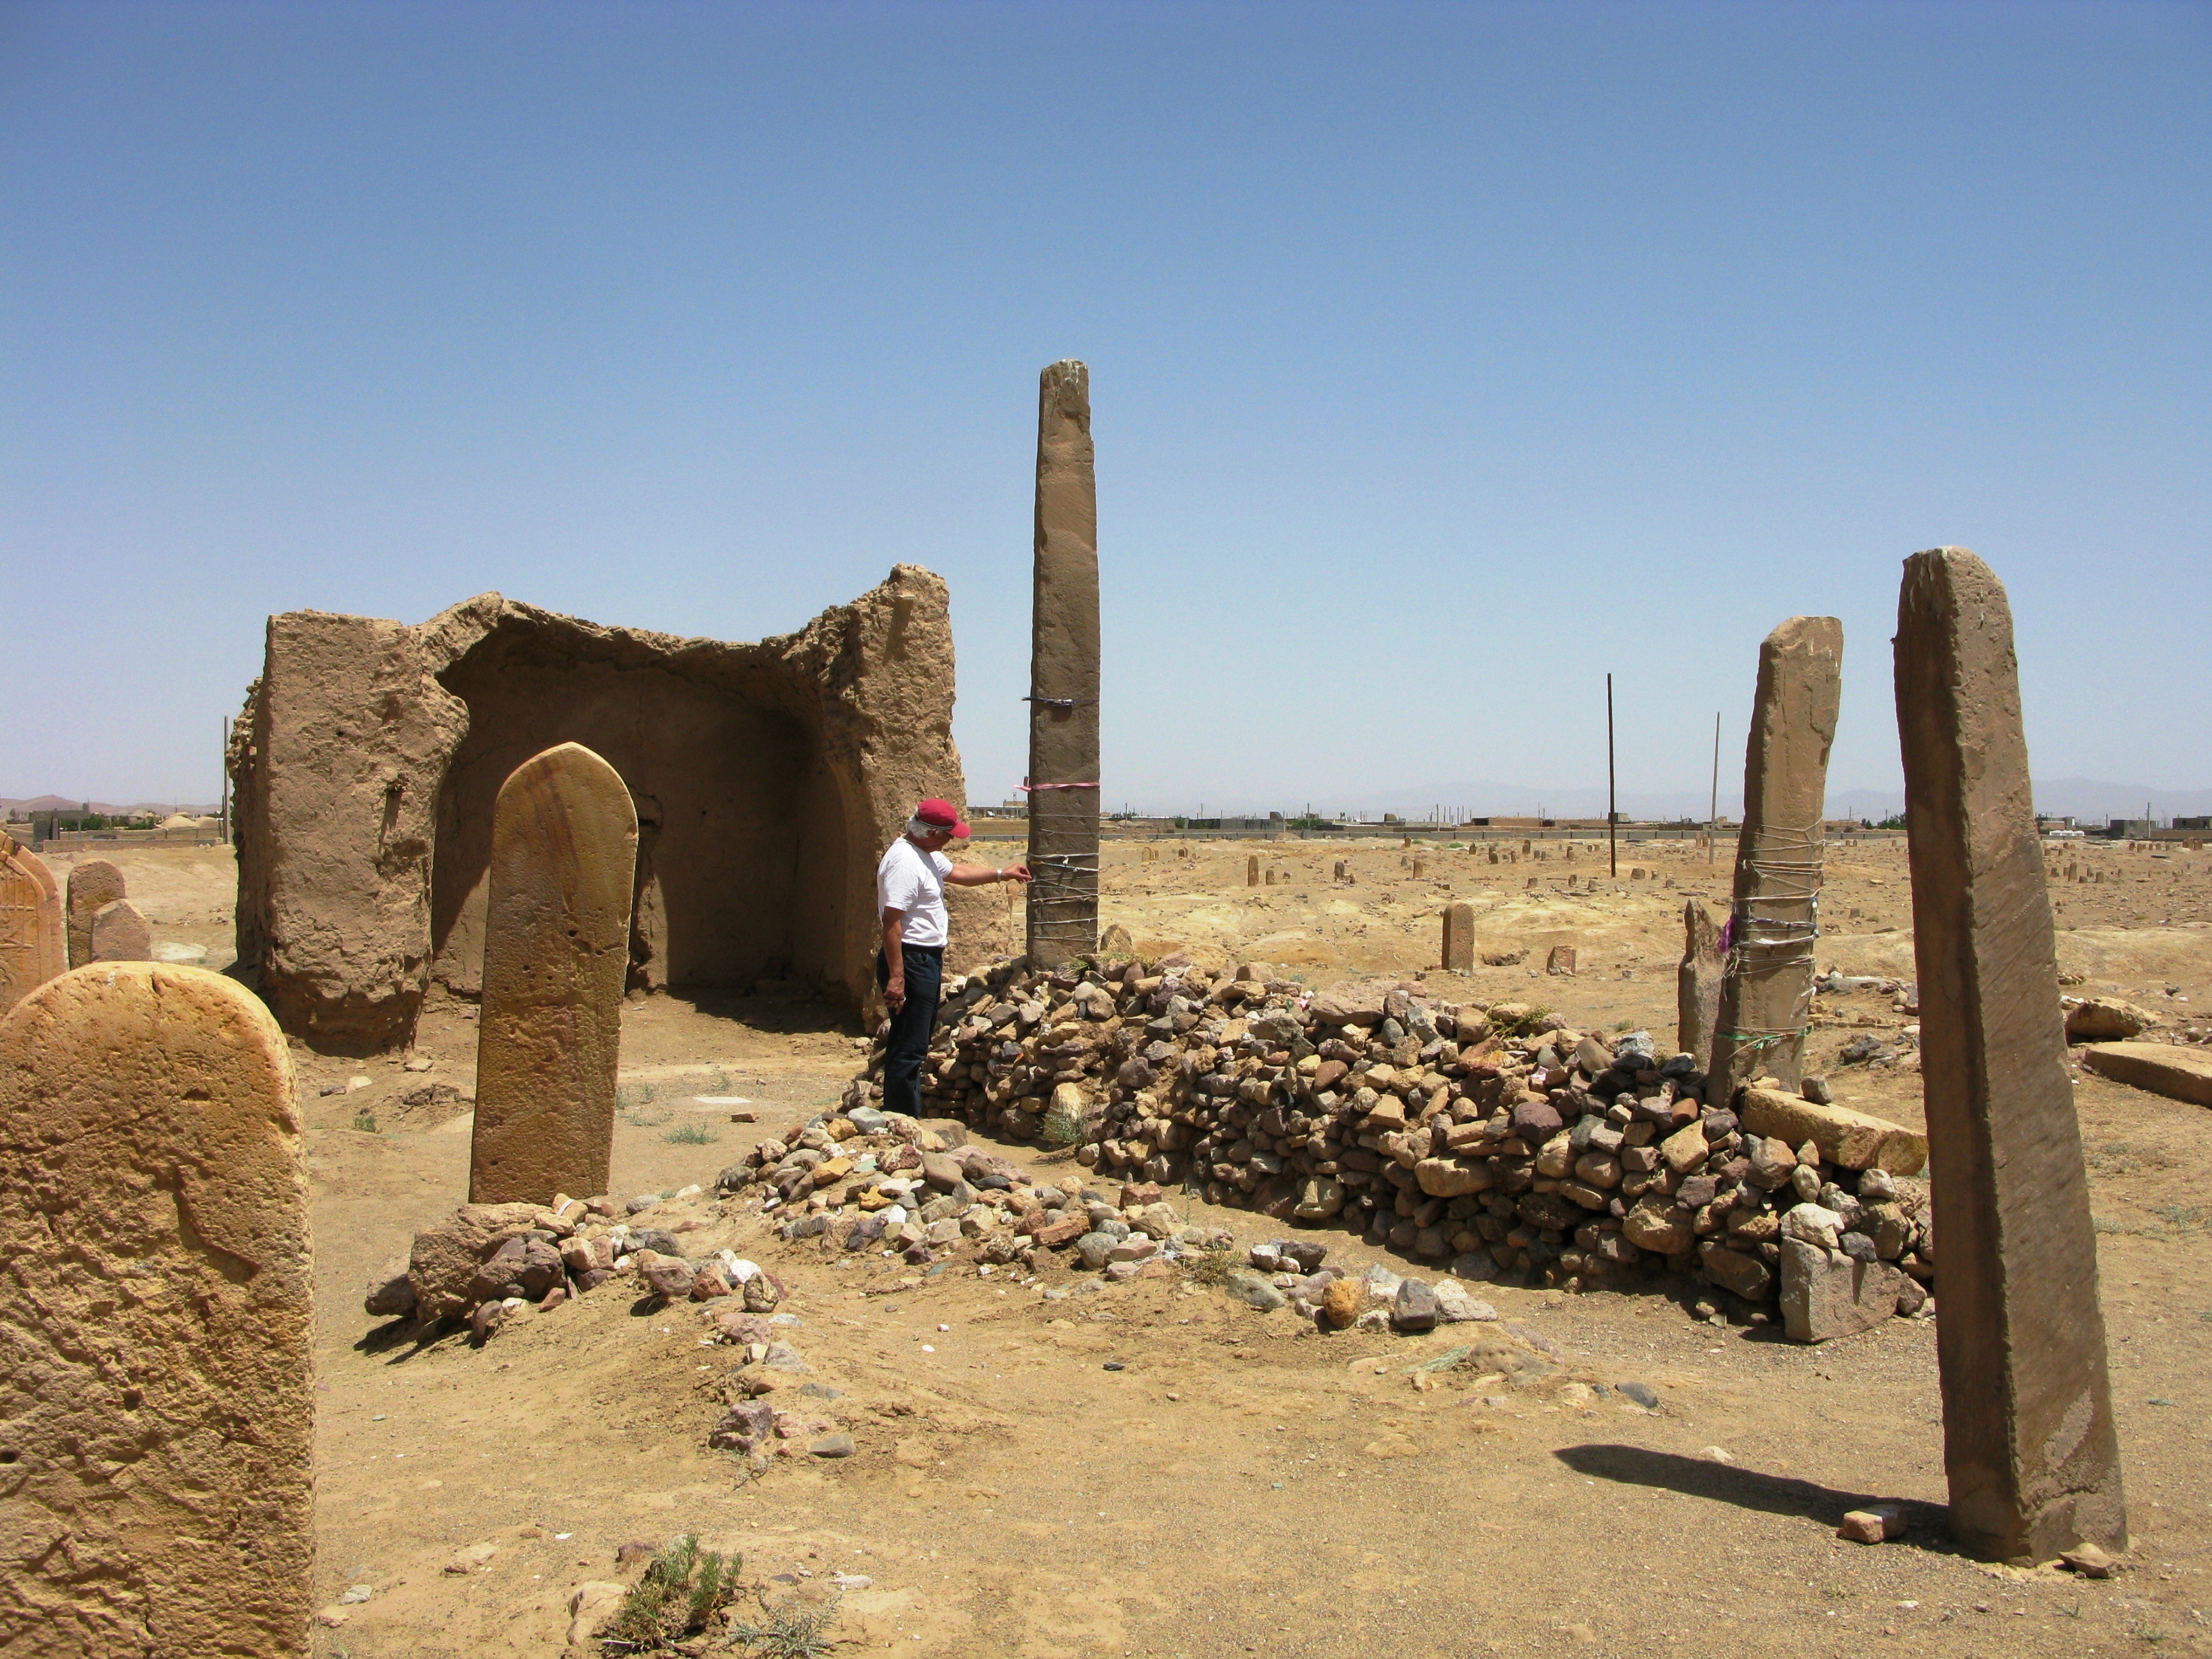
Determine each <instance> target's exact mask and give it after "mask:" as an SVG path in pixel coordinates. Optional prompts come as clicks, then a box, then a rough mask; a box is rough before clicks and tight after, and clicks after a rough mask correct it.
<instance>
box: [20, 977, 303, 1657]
mask: <svg viewBox="0 0 2212 1659" xmlns="http://www.w3.org/2000/svg"><path fill="white" fill-rule="evenodd" d="M0 1236H4V1237H7V1238H8V1240H9V1250H10V1258H9V1264H8V1272H7V1273H6V1275H5V1276H4V1277H0V1330H4V1340H5V1341H6V1344H7V1358H6V1362H5V1364H6V1373H7V1376H8V1378H9V1385H10V1388H9V1394H10V1399H9V1411H8V1420H7V1422H6V1425H5V1427H4V1429H0V1466H4V1467H0V1477H4V1480H0V1650H4V1651H6V1652H7V1653H9V1654H10V1655H22V1656H25V1659H32V1656H48V1655H56V1656H58V1655H64V1654H67V1655H71V1656H86V1655H98V1656H108V1655H118V1656H119V1655H126V1654H127V1655H132V1656H137V1655H156V1654H158V1655H180V1656H181V1655H187V1654H191V1655H198V1654H218V1653H220V1654H239V1655H282V1654H302V1653H305V1652H307V1620H308V1611H309V1607H310V1601H309V1591H310V1588H311V1584H310V1576H311V1570H312V1567H313V1551H314V1543H313V1497H312V1486H313V1481H312V1468H311V1462H310V1459H311V1454H312V1449H313V1405H312V1402H311V1395H310V1394H309V1351H308V1340H309V1334H310V1331H311V1328H312V1327H313V1303H312V1289H311V1286H312V1279H311V1277H310V1272H309V1258H308V1233H307V1176H306V1170H305V1165H304V1163H303V1161H302V1157H301V1144H300V1121H299V1116H298V1111H297V1108H296V1105H295V1101H294V1095H293V1077H292V1062H291V1058H290V1056H289V1054H288V1053H287V1052H286V1050H285V1046H284V1039H283V1036H282V1035H281V1034H280V1033H279V1032H278V1030H277V1029H276V1021H275V1020H273V1019H272V1018H270V1015H269V1012H268V1011H267V1010H266V1009H265V1008H264V1007H263V1006H261V1004H260V1003H259V1002H258V1001H257V1000H255V999H254V998H253V997H252V994H249V993H248V992H246V990H245V989H244V988H243V987H240V986H239V985H238V984H237V983H235V982H234V981H231V980H228V979H226V978H224V977H222V975H218V974H211V973H209V972H206V971H205V970H204V969H197V968H178V967H169V966H166V965H160V964H155V963H113V964H105V963H103V964H98V965H94V966H91V967H86V968H80V969H76V970H75V971H73V972H71V973H69V974H65V975H62V976H61V977H59V978H57V979H53V980H50V981H47V982H46V984H45V985H43V986H41V987H40V988H39V989H37V990H35V991H33V993H32V994H30V995H29V996H27V997H26V998H25V999H24V1000H22V1001H21V1002H19V1003H17V1004H16V1005H15V1007H14V1008H13V1009H12V1010H10V1011H9V1012H8V1013H7V1015H6V1016H5V1017H4V1018H0Z"/></svg>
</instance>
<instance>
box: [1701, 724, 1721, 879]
mask: <svg viewBox="0 0 2212 1659" xmlns="http://www.w3.org/2000/svg"><path fill="white" fill-rule="evenodd" d="M1720 839H1721V711H1720V710H1719V709H1717V708H1716V709H1714V710H1713V799H1712V805H1711V807H1710V808H1709V809H1708V810H1707V811H1706V813H1705V862H1706V863H1707V864H1711V862H1712V861H1713V860H1715V859H1717V858H1718V857H1719V856H1720Z"/></svg>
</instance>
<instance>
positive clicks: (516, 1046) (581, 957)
mask: <svg viewBox="0 0 2212 1659" xmlns="http://www.w3.org/2000/svg"><path fill="white" fill-rule="evenodd" d="M636 870H637V809H636V808H635V805H632V804H631V801H630V798H629V789H628V788H627V787H625V786H624V785H623V781H622V777H621V775H619V774H618V773H617V772H616V770H615V769H614V768H613V767H611V766H610V765H608V764H607V763H606V762H605V761H604V760H602V759H600V758H599V757H598V756H597V755H595V754H593V753H592V751H591V750H588V749H586V748H585V747H584V746H583V744H580V743H564V744H559V745H558V746H556V747H555V748H551V749H548V750H545V751H544V753H543V754H540V755H533V756H532V757H531V758H530V759H528V760H526V761H525V762H523V763H522V764H521V765H520V766H518V767H516V768H515V769H514V770H513V773H512V774H510V775H508V777H507V781H506V782H505V783H503V784H501V786H500V790H499V799H498V801H497V803H496V805H495V806H494V807H493V809H492V823H491V874H490V893H489V902H488V904H487V905H486V907H485V912H484V964H483V1012H482V1013H481V1015H480V1016H479V1017H478V1018H477V1117H476V1133H475V1139H474V1140H473V1141H472V1142H471V1146H470V1151H469V1200H470V1201H471V1203H476V1204H507V1203H529V1204H544V1203H548V1202H550V1201H551V1200H552V1198H553V1195H554V1194H556V1193H568V1194H571V1195H573V1196H575V1197H579V1198H580V1197H582V1196H584V1195H585V1194H590V1193H603V1192H605V1191H606V1189H607V1176H608V1170H609V1166H610V1164H611V1163H612V1161H613V1157H614V1133H615V1069H616V1066H617V1060H619V1057H620V1052H621V1046H622V998H623V981H624V979H625V978H626V977H627V976H628V974H629V907H630V893H631V888H632V885H633V884H634V882H635V878H636Z"/></svg>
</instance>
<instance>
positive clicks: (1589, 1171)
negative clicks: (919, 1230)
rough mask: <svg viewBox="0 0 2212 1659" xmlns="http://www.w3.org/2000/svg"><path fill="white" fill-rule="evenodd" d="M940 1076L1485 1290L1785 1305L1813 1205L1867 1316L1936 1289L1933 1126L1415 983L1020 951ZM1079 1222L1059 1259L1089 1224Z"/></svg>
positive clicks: (983, 981) (934, 1084) (1116, 1152)
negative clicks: (1043, 961)
mask: <svg viewBox="0 0 2212 1659" xmlns="http://www.w3.org/2000/svg"><path fill="white" fill-rule="evenodd" d="M882 1064H883V1051H882V1043H881V1038H880V1037H878V1042H877V1044H876V1046H875V1047H874V1048H873V1049H872V1051H871V1054H870V1056H869V1060H868V1063H867V1066H866V1069H865V1070H864V1071H863V1072H861V1073H860V1074H859V1075H858V1076H856V1077H855V1078H854V1079H853V1080H852V1082H851V1083H850V1084H849V1085H848V1087H847V1090H846V1093H845V1097H844V1098H845V1105H844V1108H843V1110H844V1114H845V1115H846V1117H847V1118H848V1119H850V1118H853V1117H854V1116H855V1115H857V1114H860V1113H863V1112H866V1111H868V1110H871V1109H872V1105H871V1103H877V1102H880V1100H881V1098H882ZM922 1084H923V1103H924V1108H925V1109H926V1110H929V1111H932V1112H935V1113H939V1114H942V1115H945V1116H947V1117H951V1118H955V1119H958V1120H961V1121H965V1122H967V1123H969V1124H972V1125H975V1126H978V1127H987V1128H988V1129H989V1130H991V1131H993V1132H994V1133H999V1134H1001V1135H1004V1136H1006V1137H1007V1138H1009V1139H1014V1140H1018V1141H1042V1142H1045V1143H1047V1144H1051V1143H1053V1142H1054V1141H1060V1142H1066V1143H1070V1144H1073V1146H1075V1147H1076V1148H1077V1157H1078V1159H1079V1162H1080V1163H1081V1164H1083V1165H1084V1166H1085V1168H1087V1169H1090V1170H1094V1171H1096V1173H1097V1175H1098V1176H1104V1177H1109V1178H1111V1179H1118V1180H1122V1181H1125V1182H1130V1183H1142V1184H1143V1185H1145V1186H1146V1187H1148V1188H1165V1187H1167V1186H1169V1185H1171V1184H1172V1185H1181V1186H1185V1187H1187V1188H1188V1189H1189V1190H1192V1191H1195V1192H1200V1193H1202V1194H1204V1196H1205V1197H1206V1200H1207V1201H1208V1202H1210V1203H1214V1204H1220V1205H1226V1206H1232V1207H1238V1208H1247V1209H1252V1210H1256V1211H1259V1212H1261V1213H1263V1214H1265V1215H1267V1216H1268V1217H1269V1218H1272V1219H1275V1220H1278V1221H1282V1222H1288V1223H1303V1224H1305V1225H1333V1226H1338V1227H1344V1228H1347V1229H1349V1230H1351V1231H1354V1232H1357V1233H1360V1234H1362V1235H1364V1237H1365V1238H1366V1239H1367V1240H1368V1242H1369V1243H1371V1244H1374V1245H1377V1246H1388V1247H1389V1249H1393V1250H1395V1251H1397V1252H1398V1253H1400V1254H1401V1255H1407V1256H1412V1257H1415V1258H1419V1259H1424V1260H1427V1261H1436V1262H1439V1263H1448V1264H1449V1269H1450V1271H1451V1272H1452V1273H1455V1275H1457V1276H1459V1277H1461V1278H1464V1279H1487V1278H1490V1277H1492V1276H1494V1275H1497V1274H1500V1273H1507V1274H1513V1275H1517V1276H1522V1277H1524V1278H1525V1279H1528V1280H1529V1281H1531V1282H1541V1283H1542V1284H1544V1285H1553V1286H1561V1287H1565V1288H1568V1289H1587V1288H1595V1287H1597V1286H1601V1285H1610V1286H1618V1285H1622V1284H1625V1283H1626V1282H1630V1281H1632V1280H1634V1279H1638V1278H1640V1277H1642V1276H1644V1275H1646V1274H1649V1273H1654V1272H1657V1271H1662V1270H1671V1271H1674V1272H1676V1273H1692V1274H1695V1275H1696V1276H1697V1277H1699V1279H1703V1280H1705V1282H1707V1283H1709V1284H1711V1285H1716V1286H1718V1287H1719V1288H1721V1289H1723V1290H1725V1291H1730V1292H1732V1293H1734V1294H1735V1295H1736V1296H1739V1297H1744V1298H1745V1299H1747V1300H1748V1301H1751V1302H1754V1303H1771V1302H1775V1301H1777V1300H1778V1299H1779V1298H1780V1297H1781V1296H1782V1292H1783V1289H1784V1285H1783V1280H1784V1273H1785V1260H1786V1258H1785V1252H1784V1249H1783V1244H1784V1237H1783V1235H1784V1226H1783V1224H1784V1217H1785V1216H1786V1214H1787V1213H1788V1212H1790V1211H1791V1210H1792V1209H1794V1208H1796V1207H1797V1206H1802V1205H1817V1206H1820V1208H1821V1209H1822V1210H1824V1211H1825V1212H1827V1213H1828V1214H1830V1215H1833V1216H1835V1217H1838V1218H1840V1219H1839V1220H1838V1223H1837V1224H1836V1226H1835V1229H1834V1231H1833V1238H1834V1244H1833V1250H1832V1252H1831V1253H1830V1254H1831V1255H1832V1256H1833V1258H1834V1259H1835V1260H1836V1261H1844V1262H1849V1263H1857V1264H1861V1266H1860V1268H1858V1269H1853V1270H1851V1283H1852V1285H1853V1286H1854V1287H1861V1286H1862V1281H1865V1282H1866V1285H1869V1286H1870V1288H1855V1291H1854V1295H1853V1297H1849V1298H1847V1299H1850V1300H1854V1301H1857V1300H1863V1299H1864V1297H1867V1296H1869V1295H1870V1296H1873V1297H1875V1299H1876V1300H1879V1299H1880V1297H1884V1296H1887V1297H1890V1298H1891V1299H1892V1301H1893V1306H1891V1307H1886V1308H1883V1309H1882V1310H1881V1311H1882V1313H1883V1314H1884V1315H1885V1316H1887V1314H1888V1313H1890V1312H1893V1311H1895V1312H1907V1313H1909V1312H1912V1311H1915V1310H1917V1309H1918V1308H1919V1307H1920V1306H1921V1305H1922V1304H1923V1303H1924V1302H1925V1300H1926V1295H1925V1291H1924V1290H1923V1288H1922V1287H1923V1285H1927V1284H1929V1283H1930V1282H1932V1280H1933V1279H1934V1275H1935V1242H1934V1231H1933V1226H1932V1218H1931V1217H1930V1216H1929V1212H1928V1203H1927V1189H1926V1187H1925V1184H1924V1183H1923V1182H1919V1181H1917V1180H1914V1179H1911V1176H1914V1175H1916V1174H1917V1171H1918V1170H1920V1169H1921V1168H1922V1167H1923V1164H1924V1162H1925V1158H1926V1147H1925V1145H1924V1142H1923V1141H1922V1140H1921V1139H1920V1137H1918V1136H1917V1135H1913V1134H1911V1133H1909V1132H1907V1131H1905V1130H1904V1129H1902V1128H1900V1127H1898V1126H1896V1125H1894V1124H1887V1123H1883V1122H1881V1121H1880V1120H1878V1119H1872V1118H1867V1117H1864V1116H1863V1115H1860V1114H1857V1113H1854V1112H1850V1111H1849V1110H1848V1109H1844V1108H1841V1107H1836V1106H1831V1105H1825V1104H1820V1103H1815V1102H1814V1101H1811V1100H1804V1099H1800V1098H1799V1097H1796V1096H1795V1095H1790V1094H1784V1093H1783V1092H1782V1091H1778V1090H1775V1089H1769V1088H1757V1087H1754V1088H1751V1089H1747V1090H1743V1091H1739V1093H1738V1096H1737V1098H1736V1099H1735V1100H1734V1101H1732V1102H1719V1101H1709V1100H1708V1099H1707V1098H1706V1095H1707V1081H1706V1079H1705V1076H1704V1075H1703V1074H1702V1073H1699V1071H1698V1070H1697V1068H1696V1062H1695V1060H1693V1058H1692V1056H1690V1055H1688V1054H1674V1055H1672V1056H1665V1055H1662V1054H1660V1053H1659V1051H1658V1050H1657V1049H1656V1047H1655V1046H1654V1044H1653V1042H1652V1040H1651V1038H1650V1035H1649V1034H1648V1033H1644V1032H1640V1031H1639V1032H1631V1033H1627V1034H1626V1035H1620V1036H1613V1037H1612V1038H1611V1039H1608V1038H1607V1037H1605V1036H1601V1035H1599V1034H1595V1033H1591V1034H1585V1033H1582V1032H1578V1031H1575V1030H1570V1029H1568V1028H1567V1027H1566V1026H1565V1023H1564V1022H1563V1021H1562V1020H1560V1019H1559V1018H1558V1017H1557V1016H1553V1015H1549V1014H1547V1013H1545V1012H1542V1011H1541V1010H1540V1009H1536V1008H1534V1007H1531V1006H1528V1005H1525V1004H1517V1003H1498V1004H1485V1003H1482V1002H1479V1001H1470V1002H1460V1003H1455V1002H1452V1001H1449V1000H1442V999H1439V998H1437V996H1436V995H1435V993H1434V987H1431V986H1430V985H1428V984H1427V983H1425V982H1423V981H1405V982H1392V981H1383V980H1372V981H1344V982H1342V983H1339V984H1335V985H1332V986H1329V987H1325V988H1322V989H1320V990H1318V991H1316V990H1312V989H1310V988H1309V987H1306V986H1304V985H1303V984H1301V983H1299V982H1297V981H1291V980H1285V979H1281V978H1278V977H1275V976H1274V975H1273V974H1272V973H1271V972H1270V971H1269V970H1268V969H1267V968H1266V967H1265V966H1264V965H1261V964H1256V963H1255V964H1245V965H1243V966H1240V967H1237V968H1235V969H1231V970H1229V971H1226V972H1224V973H1221V974H1218V975H1215V974H1209V973H1208V972H1206V970H1205V969H1202V968H1200V967H1198V966H1196V965H1194V964H1193V963H1190V962H1189V961H1188V959H1186V958H1183V957H1179V956H1170V957H1165V958H1164V959H1162V960H1160V961H1158V962H1153V963H1146V962H1143V961H1104V962H1097V961H1088V960H1085V961H1078V962H1075V963H1069V964H1066V965H1065V966H1063V967H1061V968H1059V969H1052V970H1043V969H1031V968H1030V967H1029V966H1028V965H1027V964H1026V963H1024V961H1023V960H1022V959H1021V958H1018V957H1017V958H1014V959H1012V960H1011V961H1008V962H1003V963H998V964H995V965H994V966H993V967H991V968H990V969H987V970H985V971H983V972H981V973H978V974H976V975H971V976H968V977H965V978H953V979H950V980H948V981H947V984H946V987H945V1005H944V1010H943V1012H942V1014H941V1016H940V1022H939V1029H938V1030H937V1033H936V1036H935V1039H934V1041H933V1043H932V1045H931V1048H930V1051H929V1054H928V1057H927V1060H926V1062H925V1065H924V1069H923V1076H922ZM793 1190H794V1191H795V1190H796V1184H795V1183H794V1185H793ZM1097 1207H1105V1206H1097ZM1060 1217H1061V1218H1060V1220H1059V1221H1057V1222H1054V1223H1051V1224H1048V1225H1050V1226H1051V1227H1052V1228H1053V1229H1054V1230H1055V1232H1054V1241H1053V1242H1055V1243H1056V1242H1060V1238H1059V1233H1060V1231H1066V1230H1070V1229H1073V1228H1075V1227H1077V1226H1078V1225H1079V1222H1077V1221H1076V1220H1074V1219H1073V1218H1071V1215H1070V1212H1066V1211H1064V1210H1063V1211H1062V1212H1060ZM921 1225H924V1226H925V1227H927V1226H929V1225H939V1224H936V1223H923V1224H921ZM1162 1225H1163V1226H1164V1225H1165V1223H1164V1222H1163V1224H1162ZM1814 1232H1815V1234H1816V1235H1817V1234H1818V1233H1819V1229H1818V1228H1817V1227H1815V1228H1814ZM1029 1236H1030V1237H1032V1238H1035V1237H1037V1235H1036V1234H1035V1233H1032V1234H1030V1235H1029ZM1164 1237H1173V1232H1172V1231H1169V1232H1168V1233H1167V1234H1165V1235H1164ZM1821 1248H1822V1249H1826V1247H1825V1246H1823V1247H1821ZM1090 1254H1091V1253H1090V1252H1085V1260H1086V1261H1088V1256H1089V1255H1090ZM1822 1264H1823V1267H1824V1269H1825V1268H1826V1267H1832V1266H1833V1262H1832V1261H1830V1259H1829V1256H1827V1255H1824V1256H1823V1257H1822ZM1865 1264H1881V1267H1882V1269H1883V1271H1882V1272H1881V1273H1874V1274H1872V1275H1871V1278H1869V1273H1868V1272H1866V1271H1864V1270H1863V1269H1864V1267H1865ZM1347 1294H1348V1292H1347ZM1828 1299H1829V1300H1832V1299H1833V1298H1832V1297H1830V1298H1828ZM1821 1334H1829V1333H1826V1332H1823V1333H1821Z"/></svg>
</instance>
